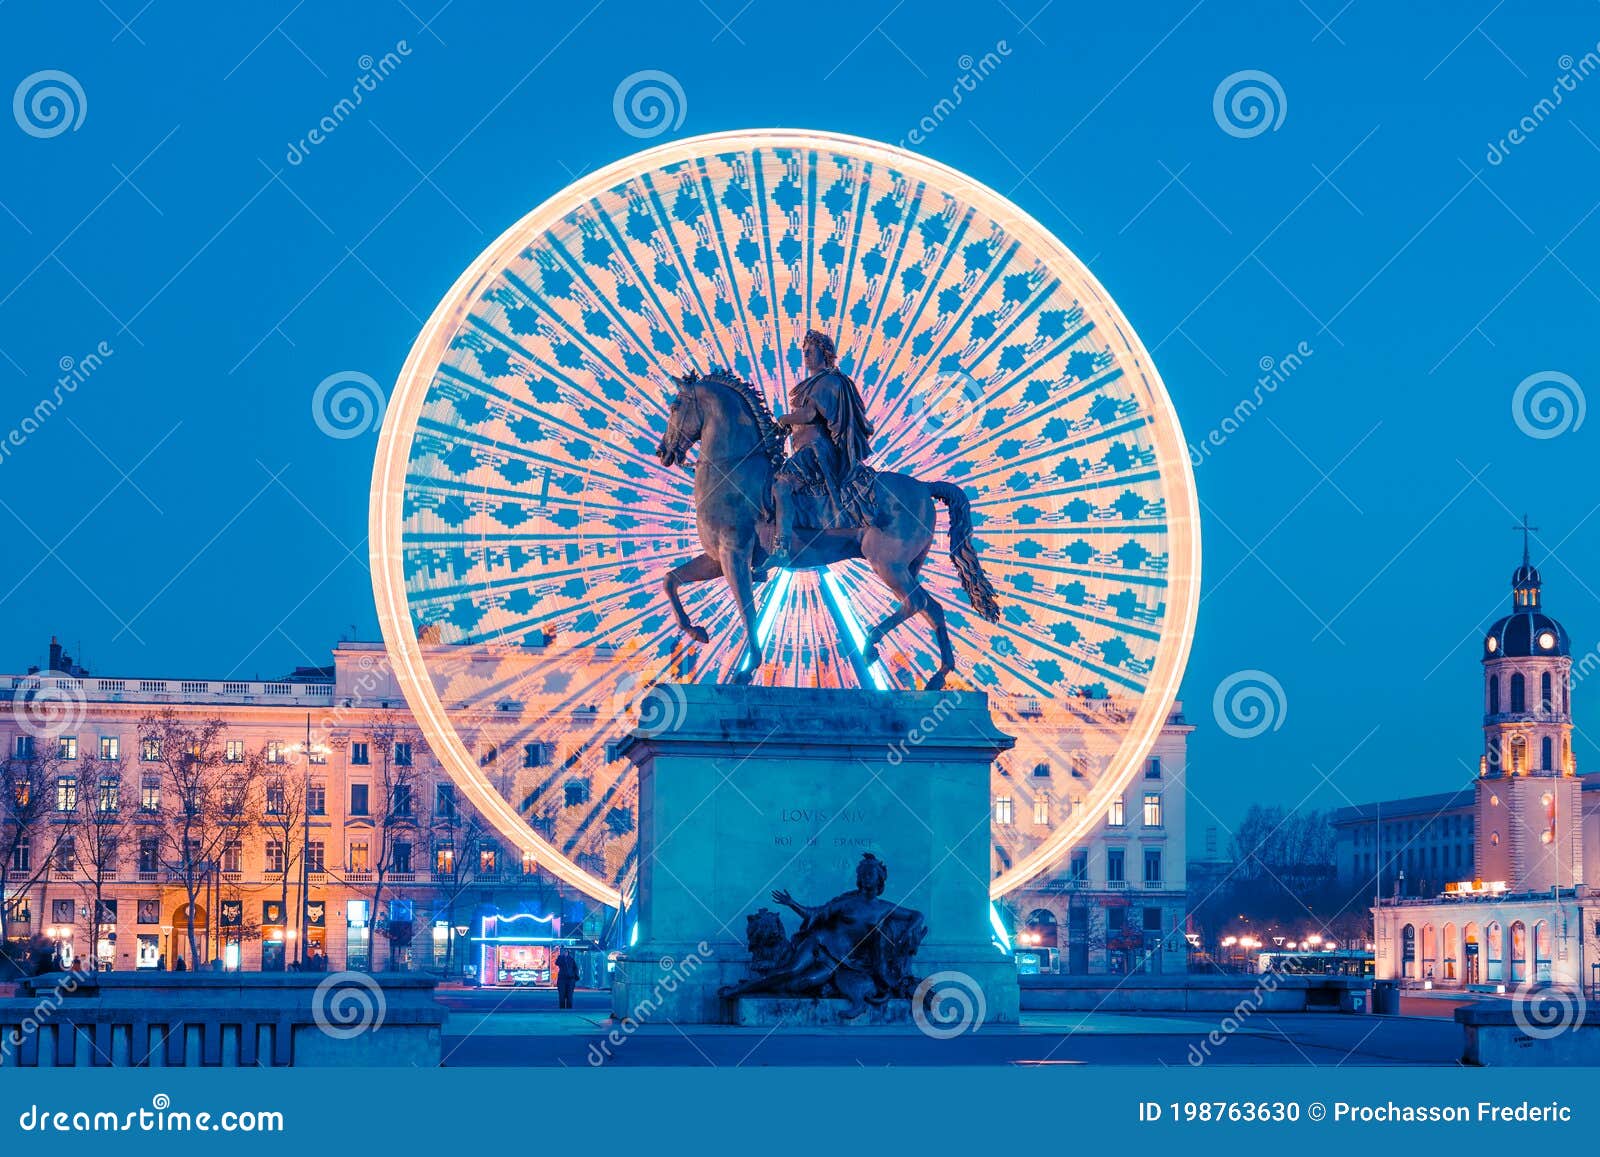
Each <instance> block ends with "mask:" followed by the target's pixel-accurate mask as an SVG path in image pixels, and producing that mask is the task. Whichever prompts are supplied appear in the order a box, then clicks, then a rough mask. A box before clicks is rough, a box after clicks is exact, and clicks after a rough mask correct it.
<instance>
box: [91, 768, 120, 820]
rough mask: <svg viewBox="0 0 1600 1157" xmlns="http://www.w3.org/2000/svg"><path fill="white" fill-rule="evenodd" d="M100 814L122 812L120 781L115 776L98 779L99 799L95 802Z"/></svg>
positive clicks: (103, 776) (104, 776)
mask: <svg viewBox="0 0 1600 1157" xmlns="http://www.w3.org/2000/svg"><path fill="white" fill-rule="evenodd" d="M96 802H97V804H98V806H99V808H100V810H101V811H102V812H110V813H114V812H118V811H121V810H122V780H121V779H120V778H118V777H117V776H115V775H102V776H101V777H100V797H99V799H98V800H97V801H96Z"/></svg>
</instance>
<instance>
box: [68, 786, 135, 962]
mask: <svg viewBox="0 0 1600 1157" xmlns="http://www.w3.org/2000/svg"><path fill="white" fill-rule="evenodd" d="M76 802H77V805H78V806H77V809H76V811H75V812H74V813H73V815H72V820H71V824H70V829H71V833H72V834H71V835H70V836H69V837H67V838H69V839H70V840H71V841H72V857H73V861H74V863H73V866H72V870H75V871H76V874H77V883H78V889H79V891H81V892H82V893H83V898H84V901H85V903H86V906H87V908H88V910H89V954H90V960H91V961H93V965H94V967H96V968H98V967H99V965H100V941H101V938H102V937H101V934H102V932H103V930H104V929H105V927H106V926H107V925H108V924H109V925H110V926H111V928H112V929H113V930H115V928H116V926H117V921H116V918H115V917H114V916H110V915H109V913H108V912H107V911H106V892H107V886H108V885H110V884H113V883H115V882H116V879H117V873H118V870H119V868H120V866H121V861H122V855H123V851H124V849H125V846H126V841H127V834H128V828H129V823H128V816H127V813H126V811H124V809H123V806H122V804H123V795H122V763H121V760H116V759H98V758H95V757H94V756H90V757H88V758H87V759H85V760H84V761H83V763H82V765H81V770H80V772H79V776H78V788H77V800H76Z"/></svg>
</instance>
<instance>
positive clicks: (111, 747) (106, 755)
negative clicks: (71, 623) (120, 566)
mask: <svg viewBox="0 0 1600 1157" xmlns="http://www.w3.org/2000/svg"><path fill="white" fill-rule="evenodd" d="M1545 678H1546V679H1549V678H1550V676H1548V675H1546V676H1545ZM100 758H101V759H105V760H117V759H121V758H122V740H120V739H118V738H117V737H116V736H115V735H102V736H101V737H100Z"/></svg>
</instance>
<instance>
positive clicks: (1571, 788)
mask: <svg viewBox="0 0 1600 1157" xmlns="http://www.w3.org/2000/svg"><path fill="white" fill-rule="evenodd" d="M1515 529H1516V530H1519V531H1521V532H1522V565H1521V566H1519V567H1517V569H1516V570H1515V571H1514V572H1513V573H1512V576H1511V613H1510V614H1509V615H1507V616H1505V617H1504V618H1502V619H1500V620H1499V621H1498V622H1496V623H1495V624H1494V625H1493V626H1492V627H1490V628H1489V631H1488V634H1487V635H1486V636H1485V637H1484V641H1483V682H1484V712H1483V755H1482V757H1481V759H1480V761H1479V776H1478V781H1477V789H1476V790H1477V799H1476V806H1475V824H1476V826H1475V828H1474V835H1475V841H1476V847H1477V851H1476V874H1477V877H1478V879H1480V880H1482V881H1484V882H1485V883H1497V882H1503V883H1504V884H1505V886H1506V890H1507V891H1508V892H1513V893H1516V892H1541V891H1548V890H1549V889H1550V888H1551V887H1562V888H1570V887H1573V886H1575V885H1576V884H1579V883H1581V882H1582V874H1583V847H1582V828H1583V822H1582V814H1581V800H1580V796H1581V793H1582V788H1581V786H1580V784H1579V782H1578V779H1577V776H1576V769H1575V767H1574V766H1573V761H1572V709H1571V702H1570V693H1571V674H1572V658H1571V642H1570V640H1569V639H1568V637H1567V632H1566V629H1565V628H1564V627H1562V625H1561V624H1560V623H1559V622H1557V621H1556V620H1555V619H1553V618H1551V617H1550V616H1549V615H1547V614H1546V613H1545V611H1544V598H1543V581H1542V579H1541V577H1540V575H1539V571H1538V568H1536V567H1535V566H1533V564H1532V562H1531V561H1530V559H1529V536H1530V535H1531V534H1532V533H1533V532H1534V531H1536V530H1538V527H1536V526H1530V525H1528V519H1527V517H1526V516H1524V517H1523V519H1522V523H1521V524H1520V525H1519V526H1517V527H1515Z"/></svg>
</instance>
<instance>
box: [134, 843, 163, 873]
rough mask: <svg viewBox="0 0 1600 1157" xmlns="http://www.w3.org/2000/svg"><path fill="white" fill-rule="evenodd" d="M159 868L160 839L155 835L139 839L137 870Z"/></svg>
mask: <svg viewBox="0 0 1600 1157" xmlns="http://www.w3.org/2000/svg"><path fill="white" fill-rule="evenodd" d="M160 870H161V841H160V840H159V839H157V838H156V837H155V836H145V837H144V838H143V839H141V840H140V841H139V871H141V872H146V873H149V872H159V871H160Z"/></svg>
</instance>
